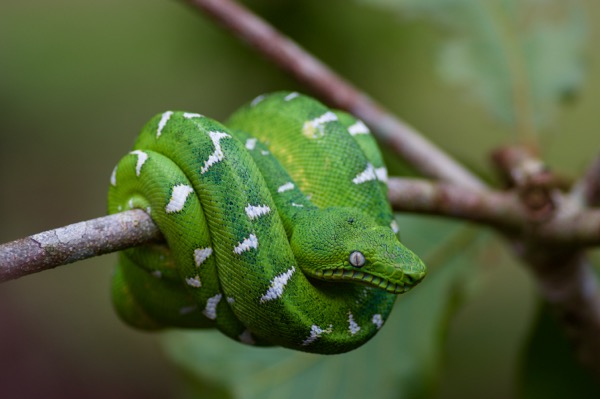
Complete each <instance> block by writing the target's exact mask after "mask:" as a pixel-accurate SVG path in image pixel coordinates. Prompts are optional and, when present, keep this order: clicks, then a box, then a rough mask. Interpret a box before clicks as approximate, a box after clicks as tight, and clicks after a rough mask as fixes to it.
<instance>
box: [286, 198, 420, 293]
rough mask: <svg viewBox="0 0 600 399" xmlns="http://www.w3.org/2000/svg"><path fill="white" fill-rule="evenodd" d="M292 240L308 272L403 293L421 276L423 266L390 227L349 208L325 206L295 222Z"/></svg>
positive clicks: (301, 265)
mask: <svg viewBox="0 0 600 399" xmlns="http://www.w3.org/2000/svg"><path fill="white" fill-rule="evenodd" d="M290 243H291V246H292V250H293V251H294V255H295V256H296V260H297V261H298V265H299V266H300V269H301V270H302V271H303V273H304V274H305V275H307V276H308V277H312V278H316V279H319V280H324V281H330V282H350V283H358V284H364V285H367V286H371V287H377V288H381V289H384V290H386V291H388V292H391V293H394V294H400V293H402V292H406V291H407V290H409V289H410V288H412V287H413V286H414V285H416V284H417V283H419V282H420V281H421V280H422V279H423V277H425V274H426V269H425V265H424V264H423V262H422V261H421V259H419V257H418V256H417V255H415V254H414V253H413V252H412V251H410V250H409V249H408V248H406V247H405V246H404V245H402V243H400V241H398V238H397V237H396V235H395V234H394V233H393V232H392V230H391V228H390V227H384V226H381V225H378V224H377V223H376V222H375V220H373V219H372V218H371V217H369V216H367V215H364V214H362V213H360V211H357V210H356V209H352V208H326V209H321V210H316V211H314V213H309V214H306V215H305V216H304V217H303V218H302V220H299V221H298V223H296V225H295V227H294V230H293V232H292V236H291V238H290Z"/></svg>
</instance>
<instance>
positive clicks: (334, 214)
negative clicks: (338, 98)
mask: <svg viewBox="0 0 600 399" xmlns="http://www.w3.org/2000/svg"><path fill="white" fill-rule="evenodd" d="M226 126H227V127H226ZM386 178H387V171H386V169H385V166H384V165H383V161H382V158H381V155H380V153H379V150H378V149H377V146H376V144H375V142H374V139H373V138H372V136H371V135H370V134H369V130H368V128H367V127H366V126H365V125H364V124H363V123H362V122H360V121H358V120H356V119H354V118H353V117H351V116H350V115H348V114H345V113H342V112H339V111H331V110H329V109H328V108H326V107H325V106H324V105H322V104H321V103H319V102H318V101H316V100H314V99H312V98H310V97H306V96H303V95H300V94H298V93H287V92H281V93H273V94H270V95H265V96H259V97H257V98H256V99H255V100H253V101H252V102H251V103H249V104H248V105H246V106H245V107H243V108H241V109H240V110H239V111H237V112H236V113H235V114H234V115H233V116H232V117H231V118H230V120H229V121H228V122H227V123H226V125H222V124H220V123H219V122H216V121H214V120H212V119H209V118H206V117H204V116H202V115H200V114H195V113H188V112H172V111H168V112H165V113H163V114H160V115H157V116H156V117H154V118H153V119H151V120H150V122H148V124H147V125H146V126H145V127H144V128H143V130H142V132H141V134H140V136H139V137H138V139H137V142H136V144H135V146H134V150H133V151H132V152H130V153H129V154H128V155H126V156H125V157H124V158H123V159H122V160H121V161H120V162H119V163H118V165H117V166H116V167H115V169H114V171H113V174H112V176H111V185H110V190H109V202H108V204H109V205H108V208H109V213H116V212H121V211H123V210H126V209H131V208H140V209H144V210H146V212H148V213H149V214H150V215H151V217H152V219H153V220H154V221H155V223H156V224H157V225H158V227H159V228H160V230H161V232H162V233H163V236H164V238H165V243H164V244H152V245H145V246H142V247H138V248H133V249H129V250H127V251H123V252H122V253H121V254H120V258H119V264H118V266H117V268H116V271H115V275H114V278H113V285H112V287H113V288H112V292H113V302H114V304H115V307H116V309H117V312H118V314H119V316H120V317H121V318H122V319H123V320H124V321H125V322H127V323H128V324H130V325H132V326H134V327H138V328H142V329H160V328H165V327H188V328H218V329H219V330H220V331H221V332H223V333H224V334H226V335H227V336H229V337H231V338H233V339H235V340H237V341H240V342H243V343H246V344H252V345H280V346H284V347H287V348H292V349H296V350H301V351H306V352H314V353H326V354H332V353H341V352H346V351H348V350H351V349H354V348H356V347H358V346H360V345H362V344H363V343H365V342H366V341H367V340H369V339H370V338H371V337H372V336H373V335H374V334H375V333H376V332H377V331H378V330H379V329H380V328H381V327H382V325H383V323H384V322H385V320H386V318H387V317H388V315H389V313H390V311H391V309H392V306H393V303H394V301H395V299H396V296H397V294H399V293H402V292H405V291H407V290H408V289H409V288H411V287H412V286H414V285H415V284H417V283H418V282H419V281H420V280H421V279H422V278H423V277H424V276H425V266H424V265H423V263H422V262H421V260H420V259H419V258H418V257H417V256H416V255H414V254H413V253H412V252H411V251H410V250H408V249H407V248H406V247H404V246H403V245H402V244H401V243H400V242H399V240H398V238H397V237H396V233H397V224H396V223H395V221H394V219H393V214H392V212H391V208H390V206H389V204H388V202H387V197H386V191H387V187H386V183H385V182H386Z"/></svg>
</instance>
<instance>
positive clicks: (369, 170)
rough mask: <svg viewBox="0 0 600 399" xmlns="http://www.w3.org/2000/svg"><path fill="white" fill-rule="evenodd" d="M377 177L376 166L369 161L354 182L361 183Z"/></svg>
mask: <svg viewBox="0 0 600 399" xmlns="http://www.w3.org/2000/svg"><path fill="white" fill-rule="evenodd" d="M376 179H377V175H376V174H375V168H374V167H373V165H371V164H370V163H367V167H366V169H365V170H363V171H362V172H360V173H359V174H357V175H356V177H355V178H354V179H352V183H354V184H361V183H364V182H368V181H371V180H376Z"/></svg>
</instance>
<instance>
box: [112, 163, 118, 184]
mask: <svg viewBox="0 0 600 399" xmlns="http://www.w3.org/2000/svg"><path fill="white" fill-rule="evenodd" d="M110 184H112V185H113V186H116V185H117V167H116V166H115V168H114V169H113V171H112V173H111V174H110Z"/></svg>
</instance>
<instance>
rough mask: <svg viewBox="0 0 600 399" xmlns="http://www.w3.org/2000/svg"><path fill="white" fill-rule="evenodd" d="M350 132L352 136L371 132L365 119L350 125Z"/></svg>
mask: <svg viewBox="0 0 600 399" xmlns="http://www.w3.org/2000/svg"><path fill="white" fill-rule="evenodd" d="M348 133H350V135H351V136H356V135H357V134H369V133H371V132H370V131H369V128H368V127H367V125H365V124H364V122H363V121H356V123H355V124H353V125H350V126H349V127H348Z"/></svg>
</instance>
